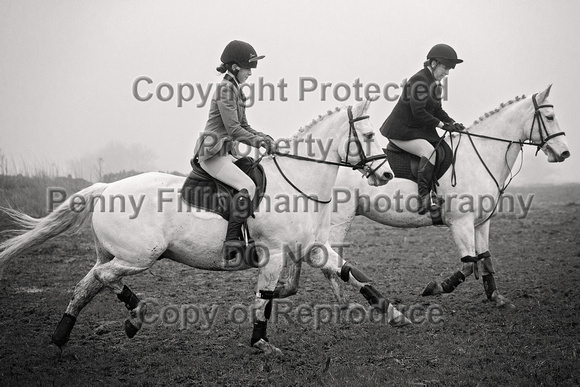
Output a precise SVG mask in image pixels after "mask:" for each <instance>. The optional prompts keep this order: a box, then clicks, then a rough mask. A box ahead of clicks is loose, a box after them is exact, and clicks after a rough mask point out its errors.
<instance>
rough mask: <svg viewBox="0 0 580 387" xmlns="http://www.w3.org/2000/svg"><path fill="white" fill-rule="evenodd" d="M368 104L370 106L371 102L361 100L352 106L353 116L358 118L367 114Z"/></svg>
mask: <svg viewBox="0 0 580 387" xmlns="http://www.w3.org/2000/svg"><path fill="white" fill-rule="evenodd" d="M370 104H371V100H369V99H363V100H362V101H360V102H359V103H357V104H356V105H354V107H353V116H354V117H360V116H362V115H364V114H365V113H366V112H367V110H369V106H370Z"/></svg>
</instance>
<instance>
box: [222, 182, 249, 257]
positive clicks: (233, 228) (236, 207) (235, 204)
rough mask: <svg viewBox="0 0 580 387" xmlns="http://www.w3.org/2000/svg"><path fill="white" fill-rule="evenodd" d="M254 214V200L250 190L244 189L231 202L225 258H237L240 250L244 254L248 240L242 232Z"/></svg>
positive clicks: (224, 250)
mask: <svg viewBox="0 0 580 387" xmlns="http://www.w3.org/2000/svg"><path fill="white" fill-rule="evenodd" d="M251 214H252V201H251V200H250V194H249V193H248V190H246V189H242V190H241V191H239V192H238V193H237V194H236V195H235V196H234V197H233V198H232V202H231V203H230V218H229V222H228V229H227V231H226V240H225V241H224V246H223V257H224V259H225V260H232V259H235V258H236V254H237V253H238V252H239V253H240V254H242V257H243V256H244V252H245V247H246V241H245V240H244V237H243V234H242V225H243V224H244V222H245V221H246V219H248V218H249V217H250V215H251Z"/></svg>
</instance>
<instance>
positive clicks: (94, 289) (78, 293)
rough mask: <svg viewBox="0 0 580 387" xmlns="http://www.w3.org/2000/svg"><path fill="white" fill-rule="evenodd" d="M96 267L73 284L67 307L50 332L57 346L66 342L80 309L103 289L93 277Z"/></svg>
mask: <svg viewBox="0 0 580 387" xmlns="http://www.w3.org/2000/svg"><path fill="white" fill-rule="evenodd" d="M96 267H97V265H95V267H93V268H92V269H91V271H89V272H88V273H87V275H86V276H85V277H84V278H83V279H82V280H81V281H80V282H79V283H78V284H77V285H76V286H75V289H74V291H73V296H72V298H71V300H70V302H69V304H68V307H67V308H66V311H65V313H64V315H63V316H62V319H61V320H60V322H59V323H58V325H57V327H56V329H55V331H54V333H53V334H52V342H53V343H54V344H56V345H57V346H58V347H59V348H62V347H63V346H64V345H65V344H66V343H67V342H68V340H69V336H70V332H71V331H72V329H73V327H74V325H75V323H76V319H77V317H78V315H79V313H80V312H81V310H82V309H83V308H84V307H85V306H86V305H87V304H88V303H89V302H91V300H92V299H93V298H94V297H95V296H96V295H97V294H98V293H99V292H100V291H101V290H102V289H103V284H102V283H101V282H100V281H99V280H97V279H96V278H95V274H94V272H95V268H96Z"/></svg>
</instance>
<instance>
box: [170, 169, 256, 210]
mask: <svg viewBox="0 0 580 387" xmlns="http://www.w3.org/2000/svg"><path fill="white" fill-rule="evenodd" d="M235 164H236V165H237V166H238V168H240V169H241V170H242V171H243V172H244V173H245V174H246V175H248V176H249V177H250V178H251V179H252V180H253V181H254V184H256V196H255V197H254V200H253V201H252V204H253V211H255V210H256V209H257V208H258V206H259V205H260V202H261V201H262V198H263V197H264V193H265V192H266V174H265V173H264V168H263V167H262V165H260V164H259V163H256V162H254V159H253V158H251V157H242V158H240V159H238V160H237V161H236V162H235ZM191 167H192V170H191V172H190V173H189V175H188V176H187V178H186V179H185V183H183V187H182V189H181V198H182V199H183V200H184V201H185V202H186V203H187V204H189V205H190V206H192V207H197V208H201V209H204V210H207V211H210V212H214V213H216V214H218V215H220V216H221V217H222V218H224V219H225V220H229V218H230V202H231V200H232V198H233V197H234V195H235V194H236V193H237V192H238V190H237V189H235V188H232V187H230V186H229V185H226V184H224V183H222V182H221V181H219V180H216V179H214V178H213V177H212V176H210V175H209V174H208V173H207V172H206V171H205V170H203V169H202V168H201V166H200V165H199V162H198V161H197V159H195V158H194V159H192V160H191ZM253 211H252V212H253Z"/></svg>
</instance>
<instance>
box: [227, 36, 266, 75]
mask: <svg viewBox="0 0 580 387" xmlns="http://www.w3.org/2000/svg"><path fill="white" fill-rule="evenodd" d="M262 58H264V55H261V56H258V54H256V50H254V47H252V46H251V45H250V44H249V43H246V42H242V41H241V40H232V41H231V42H229V43H228V45H227V46H226V48H224V52H223V53H222V56H221V58H220V60H221V61H222V63H224V64H233V63H235V64H237V65H238V66H240V67H243V68H246V69H250V68H251V69H255V68H256V67H257V66H258V60H260V59H262Z"/></svg>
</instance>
